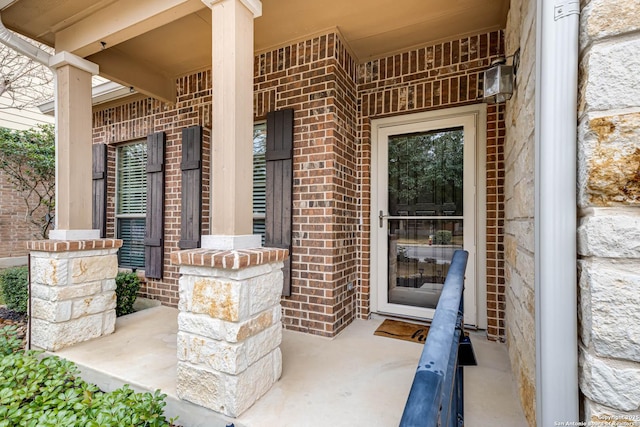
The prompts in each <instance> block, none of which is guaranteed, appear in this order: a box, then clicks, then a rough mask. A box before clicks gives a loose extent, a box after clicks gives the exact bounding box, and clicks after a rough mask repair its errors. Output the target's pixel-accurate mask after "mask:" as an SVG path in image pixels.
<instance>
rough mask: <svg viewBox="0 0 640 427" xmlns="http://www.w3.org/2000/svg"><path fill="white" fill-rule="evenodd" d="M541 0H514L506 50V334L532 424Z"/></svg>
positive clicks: (526, 409) (521, 392)
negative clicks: (512, 65)
mask: <svg viewBox="0 0 640 427" xmlns="http://www.w3.org/2000/svg"><path fill="white" fill-rule="evenodd" d="M535 30H536V1H535V0H512V1H511V8H510V10H509V16H508V20H507V28H506V49H505V51H506V54H507V55H512V54H513V53H514V52H515V51H516V49H518V48H520V67H519V69H518V74H517V86H516V90H515V91H514V96H513V98H512V99H511V100H510V101H509V102H508V103H507V110H506V123H507V141H506V146H505V154H504V155H505V167H506V173H505V186H504V188H505V237H504V243H505V278H506V286H507V313H506V314H507V315H506V333H507V344H508V347H509V358H510V360H511V368H512V369H511V370H512V372H513V375H514V378H515V379H516V382H517V384H518V392H519V395H520V402H521V404H522V407H523V409H524V413H525V416H526V418H527V421H528V422H529V425H535V417H536V406H535V405H536V402H535V395H536V391H535V378H536V347H535V300H534V276H533V275H534V228H533V225H534V188H535V187H534V184H535V183H534V179H535V171H534V161H535V140H534V137H535V135H534V123H535V99H534V98H535V97H534V94H535V55H536V34H535V33H536V32H535Z"/></svg>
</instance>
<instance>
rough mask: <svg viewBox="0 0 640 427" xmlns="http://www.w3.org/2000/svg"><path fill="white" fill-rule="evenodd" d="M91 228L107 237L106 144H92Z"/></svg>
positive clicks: (101, 235) (102, 236)
mask: <svg viewBox="0 0 640 427" xmlns="http://www.w3.org/2000/svg"><path fill="white" fill-rule="evenodd" d="M92 163H93V225H92V227H93V229H94V230H100V237H101V238H103V239H104V238H105V237H107V145H106V144H93V146H92Z"/></svg>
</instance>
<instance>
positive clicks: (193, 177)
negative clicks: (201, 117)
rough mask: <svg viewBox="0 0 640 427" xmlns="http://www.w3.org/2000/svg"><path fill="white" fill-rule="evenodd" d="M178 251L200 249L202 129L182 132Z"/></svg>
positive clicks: (194, 128)
mask: <svg viewBox="0 0 640 427" xmlns="http://www.w3.org/2000/svg"><path fill="white" fill-rule="evenodd" d="M180 168H181V169H182V208H181V218H182V222H181V225H180V241H179V242H178V247H179V248H180V249H193V248H199V247H200V235H201V229H202V127H201V126H191V127H188V128H186V129H183V130H182V163H181V164H180Z"/></svg>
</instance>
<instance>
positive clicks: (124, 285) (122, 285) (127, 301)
mask: <svg viewBox="0 0 640 427" xmlns="http://www.w3.org/2000/svg"><path fill="white" fill-rule="evenodd" d="M139 290H140V278H138V275H137V274H136V273H118V275H117V276H116V301H117V302H116V316H118V317H119V316H124V315H125V314H129V313H133V303H134V302H136V297H137V296H138V291H139Z"/></svg>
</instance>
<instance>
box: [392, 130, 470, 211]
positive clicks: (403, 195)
mask: <svg viewBox="0 0 640 427" xmlns="http://www.w3.org/2000/svg"><path fill="white" fill-rule="evenodd" d="M463 150H464V144H463V132H462V130H461V129H448V130H440V131H435V132H426V133H418V134H411V135H401V136H394V137H392V138H390V140H389V193H390V195H392V196H394V198H395V201H396V202H397V203H398V204H413V203H416V202H417V201H419V200H422V201H431V202H433V201H437V202H438V203H443V202H451V201H453V200H454V198H455V197H456V193H458V192H459V191H460V190H461V189H462V181H463V179H462V178H463V174H462V172H463V158H464V155H463ZM429 195H430V197H428V196H429ZM427 199H432V200H427Z"/></svg>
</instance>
